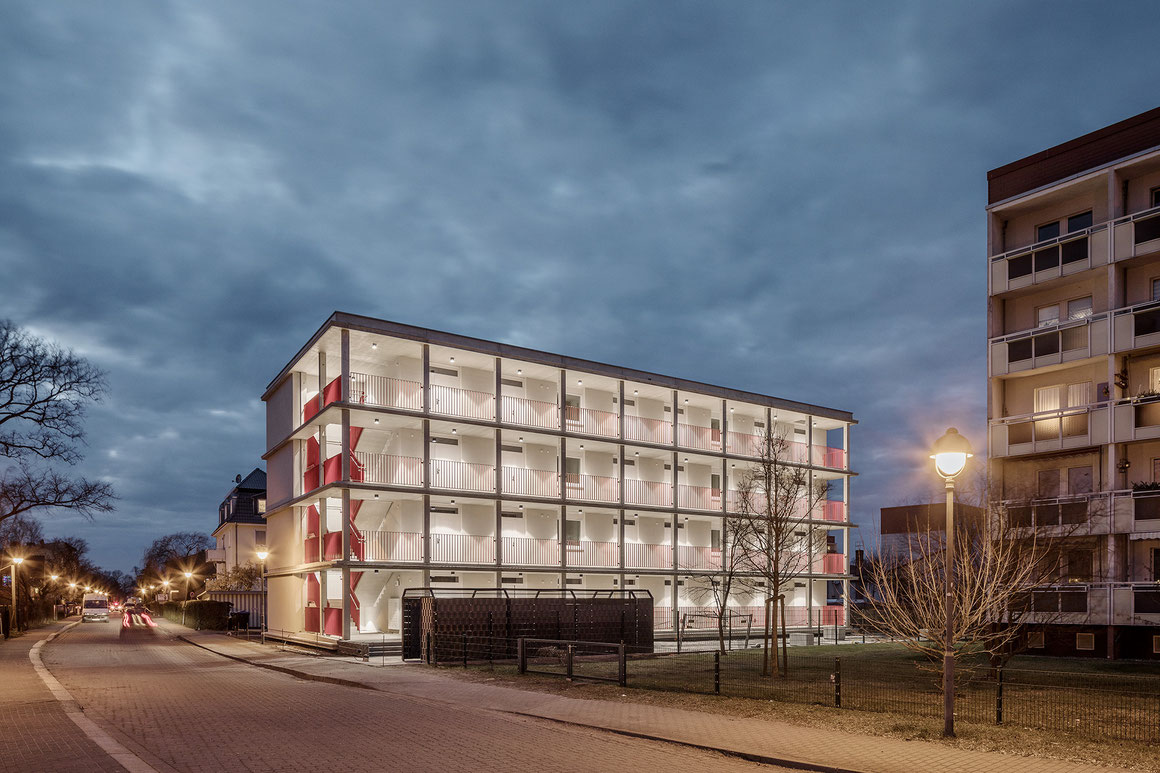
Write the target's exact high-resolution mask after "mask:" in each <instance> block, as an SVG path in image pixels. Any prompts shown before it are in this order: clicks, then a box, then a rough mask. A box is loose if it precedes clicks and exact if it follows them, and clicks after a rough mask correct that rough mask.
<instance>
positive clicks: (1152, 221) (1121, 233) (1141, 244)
mask: <svg viewBox="0 0 1160 773" xmlns="http://www.w3.org/2000/svg"><path fill="white" fill-rule="evenodd" d="M1113 227H1114V229H1115V230H1114V233H1115V259H1116V260H1124V259H1127V258H1134V257H1136V256H1137V255H1146V254H1149V253H1153V252H1156V251H1157V250H1160V207H1152V208H1151V209H1147V210H1144V211H1143V212H1136V213H1134V214H1131V215H1128V216H1126V217H1122V218H1120V219H1119V220H1116V221H1115V225H1114V226H1113Z"/></svg>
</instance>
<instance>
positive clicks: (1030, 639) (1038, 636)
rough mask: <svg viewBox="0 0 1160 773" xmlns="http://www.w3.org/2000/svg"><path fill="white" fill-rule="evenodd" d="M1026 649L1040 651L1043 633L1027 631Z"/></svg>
mask: <svg viewBox="0 0 1160 773" xmlns="http://www.w3.org/2000/svg"><path fill="white" fill-rule="evenodd" d="M1027 649H1029V650H1041V649H1043V631H1028V633H1027Z"/></svg>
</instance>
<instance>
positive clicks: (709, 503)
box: [677, 485, 721, 511]
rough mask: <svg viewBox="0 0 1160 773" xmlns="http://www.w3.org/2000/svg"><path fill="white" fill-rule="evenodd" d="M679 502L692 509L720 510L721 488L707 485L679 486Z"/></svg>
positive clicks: (680, 504) (679, 504)
mask: <svg viewBox="0 0 1160 773" xmlns="http://www.w3.org/2000/svg"><path fill="white" fill-rule="evenodd" d="M677 504H678V506H680V507H683V508H689V509H692V510H714V511H717V510H720V509H721V490H720V489H715V488H708V487H707V486H685V485H678V486H677Z"/></svg>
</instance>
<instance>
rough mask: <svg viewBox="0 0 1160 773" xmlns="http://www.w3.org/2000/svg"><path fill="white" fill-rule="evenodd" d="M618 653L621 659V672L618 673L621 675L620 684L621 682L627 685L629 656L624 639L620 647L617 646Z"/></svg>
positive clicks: (622, 685)
mask: <svg viewBox="0 0 1160 773" xmlns="http://www.w3.org/2000/svg"><path fill="white" fill-rule="evenodd" d="M616 654H617V655H618V657H619V659H620V673H619V674H617V676H618V677H619V679H618V684H620V686H621V687H626V686H627V685H628V657H627V653H626V651H625V648H624V642H623V641H622V642H621V643H620V647H618V648H617V653H616Z"/></svg>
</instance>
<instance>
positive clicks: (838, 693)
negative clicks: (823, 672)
mask: <svg viewBox="0 0 1160 773" xmlns="http://www.w3.org/2000/svg"><path fill="white" fill-rule="evenodd" d="M834 706H836V707H837V708H839V709H840V708H842V659H841V658H834Z"/></svg>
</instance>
